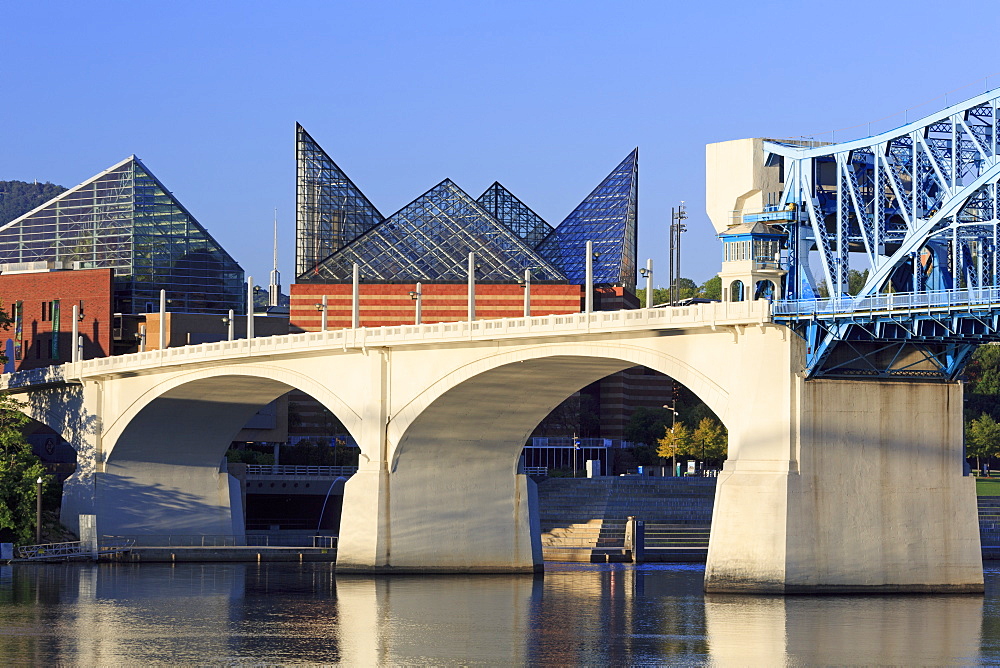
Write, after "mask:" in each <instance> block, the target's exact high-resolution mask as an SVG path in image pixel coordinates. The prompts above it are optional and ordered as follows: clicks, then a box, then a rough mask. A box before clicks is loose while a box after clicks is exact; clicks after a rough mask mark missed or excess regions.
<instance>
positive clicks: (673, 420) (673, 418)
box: [663, 397, 677, 476]
mask: <svg viewBox="0 0 1000 668" xmlns="http://www.w3.org/2000/svg"><path fill="white" fill-rule="evenodd" d="M663 407H664V408H669V409H670V437H671V438H673V436H674V429H675V428H676V427H677V397H674V400H673V401H672V402H670V404H663ZM671 445H672V447H671V449H670V475H671V476H676V475H677V443H676V442H674V443H672V444H671Z"/></svg>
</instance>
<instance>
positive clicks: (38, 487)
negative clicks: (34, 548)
mask: <svg viewBox="0 0 1000 668" xmlns="http://www.w3.org/2000/svg"><path fill="white" fill-rule="evenodd" d="M43 482H44V481H43V480H42V476H38V480H36V481H35V543H36V544H39V545H40V544H41V542H42V484H43Z"/></svg>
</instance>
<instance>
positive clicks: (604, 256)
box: [538, 149, 639, 290]
mask: <svg viewBox="0 0 1000 668" xmlns="http://www.w3.org/2000/svg"><path fill="white" fill-rule="evenodd" d="M638 170H639V149H634V150H633V151H632V152H631V153H629V154H628V156H626V157H625V159H624V160H622V162H621V163H620V164H619V165H618V166H617V167H615V169H614V171H612V172H611V173H610V174H608V176H607V177H606V178H605V179H604V180H603V181H601V183H600V185H598V186H597V187H596V188H595V189H594V191H593V192H592V193H590V195H588V196H587V198H586V199H585V200H583V201H582V202H581V203H580V205H579V206H577V207H576V209H574V210H573V212H572V213H571V214H569V216H567V217H566V219H565V220H563V222H561V223H560V224H559V226H558V227H557V228H556V229H555V232H553V233H552V234H550V235H549V237H548V238H547V239H546V240H545V241H543V242H542V243H541V245H539V246H538V252H539V253H540V254H541V255H542V256H543V257H545V258H546V259H547V260H549V261H551V262H552V263H553V264H554V265H556V266H557V267H559V268H560V269H562V271H563V273H565V274H566V277H567V278H568V279H569V281H570V282H571V283H580V284H582V283H584V281H585V280H586V276H585V274H586V266H585V257H584V255H585V253H586V246H587V241H593V242H594V252H595V253H598V254H599V255H598V257H597V259H595V260H594V283H596V284H600V283H612V284H621V285H625V286H626V287H628V288H629V289H630V290H635V272H636V235H637V226H636V218H637V202H638V194H639V179H638Z"/></svg>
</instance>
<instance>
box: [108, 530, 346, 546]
mask: <svg viewBox="0 0 1000 668" xmlns="http://www.w3.org/2000/svg"><path fill="white" fill-rule="evenodd" d="M105 539H111V540H117V541H130V543H129V544H130V545H134V546H135V547H323V548H332V547H336V546H337V537H336V536H315V535H309V536H294V535H292V536H269V535H263V534H249V533H248V534H246V535H245V536H237V535H229V534H144V535H143V534H136V535H125V536H107V537H106V538H105ZM105 539H102V544H103V542H104V540H105Z"/></svg>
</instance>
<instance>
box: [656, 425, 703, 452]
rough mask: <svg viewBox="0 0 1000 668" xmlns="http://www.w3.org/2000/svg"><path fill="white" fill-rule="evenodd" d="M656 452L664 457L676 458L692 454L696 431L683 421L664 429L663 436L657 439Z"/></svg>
mask: <svg viewBox="0 0 1000 668" xmlns="http://www.w3.org/2000/svg"><path fill="white" fill-rule="evenodd" d="M657 444H658V445H659V447H658V448H657V449H656V454H658V455H659V456H661V457H663V458H664V459H676V458H677V457H683V456H685V455H689V454H691V448H692V446H693V445H694V433H693V432H692V431H691V430H690V429H689V428H688V426H687V425H686V424H684V423H683V422H678V423H677V424H675V425H674V426H673V427H667V428H665V429H664V435H663V438H661V439H660V440H658V441H657Z"/></svg>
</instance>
